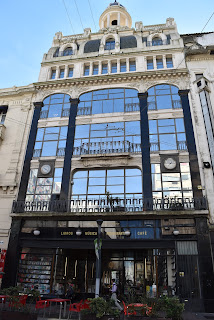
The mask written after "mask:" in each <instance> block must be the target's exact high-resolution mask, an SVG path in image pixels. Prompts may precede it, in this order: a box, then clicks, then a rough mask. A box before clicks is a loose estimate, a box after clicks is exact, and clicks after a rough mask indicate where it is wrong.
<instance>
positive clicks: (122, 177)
mask: <svg viewBox="0 0 214 320" xmlns="http://www.w3.org/2000/svg"><path fill="white" fill-rule="evenodd" d="M72 181H73V188H72V199H87V200H90V199H107V198H108V199H115V201H116V199H123V200H126V199H133V198H134V199H139V198H142V173H141V170H139V169H136V168H135V169H133V168H126V169H124V168H122V169H121V168H118V169H101V170H94V169H93V170H84V171H77V172H76V173H74V175H73V179H72ZM110 197H111V198H110Z"/></svg>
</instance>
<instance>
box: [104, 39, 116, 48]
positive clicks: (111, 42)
mask: <svg viewBox="0 0 214 320" xmlns="http://www.w3.org/2000/svg"><path fill="white" fill-rule="evenodd" d="M114 49H115V40H114V39H108V40H106V45H105V50H114Z"/></svg>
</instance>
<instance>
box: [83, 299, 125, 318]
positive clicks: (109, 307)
mask: <svg viewBox="0 0 214 320" xmlns="http://www.w3.org/2000/svg"><path fill="white" fill-rule="evenodd" d="M88 300H89V301H90V309H86V310H82V311H81V313H82V314H91V313H92V314H95V316H96V318H101V317H102V316H104V315H111V316H116V317H117V316H119V314H120V311H119V310H117V309H115V307H114V301H113V300H110V301H106V300H104V299H103V298H101V297H98V298H94V299H88Z"/></svg>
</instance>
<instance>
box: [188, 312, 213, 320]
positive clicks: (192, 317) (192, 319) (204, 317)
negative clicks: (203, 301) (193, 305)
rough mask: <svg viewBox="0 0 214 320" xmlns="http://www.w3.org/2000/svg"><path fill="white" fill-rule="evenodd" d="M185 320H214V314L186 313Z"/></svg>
mask: <svg viewBox="0 0 214 320" xmlns="http://www.w3.org/2000/svg"><path fill="white" fill-rule="evenodd" d="M183 320H214V313H192V312H184V313H183Z"/></svg>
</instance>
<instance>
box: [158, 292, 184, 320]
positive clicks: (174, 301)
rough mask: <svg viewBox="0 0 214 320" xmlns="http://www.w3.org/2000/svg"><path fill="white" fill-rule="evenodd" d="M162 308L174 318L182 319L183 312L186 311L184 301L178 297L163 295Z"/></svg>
mask: <svg viewBox="0 0 214 320" xmlns="http://www.w3.org/2000/svg"><path fill="white" fill-rule="evenodd" d="M160 307H161V310H163V311H165V312H166V316H167V318H172V320H182V313H183V311H184V303H180V301H179V299H178V298H176V297H173V298H169V297H163V298H161V299H160Z"/></svg>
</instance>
